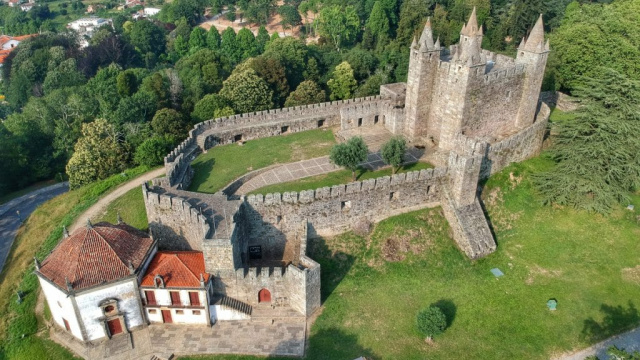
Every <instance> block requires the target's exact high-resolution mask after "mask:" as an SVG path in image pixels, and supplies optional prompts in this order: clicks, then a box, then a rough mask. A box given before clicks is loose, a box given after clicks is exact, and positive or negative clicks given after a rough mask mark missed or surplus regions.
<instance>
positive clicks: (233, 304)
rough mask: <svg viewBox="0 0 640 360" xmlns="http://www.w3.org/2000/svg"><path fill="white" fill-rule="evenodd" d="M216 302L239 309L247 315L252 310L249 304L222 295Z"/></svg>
mask: <svg viewBox="0 0 640 360" xmlns="http://www.w3.org/2000/svg"><path fill="white" fill-rule="evenodd" d="M216 304H218V305H220V306H224V307H227V308H229V309H233V310H236V311H239V312H241V313H244V314H247V315H249V316H251V313H252V312H253V307H252V306H251V305H249V304H247V303H244V302H242V301H240V300H237V299H234V298H232V297H228V296H223V297H222V298H221V299H220V300H219V301H217V302H216Z"/></svg>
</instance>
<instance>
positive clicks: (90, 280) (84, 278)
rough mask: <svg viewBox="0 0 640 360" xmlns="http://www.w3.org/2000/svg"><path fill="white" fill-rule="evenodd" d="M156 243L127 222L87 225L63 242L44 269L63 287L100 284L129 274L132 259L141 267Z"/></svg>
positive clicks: (46, 275) (49, 276) (50, 256)
mask: <svg viewBox="0 0 640 360" xmlns="http://www.w3.org/2000/svg"><path fill="white" fill-rule="evenodd" d="M152 244H153V239H151V237H150V236H149V235H148V234H147V233H145V232H142V231H140V230H138V229H136V228H134V227H132V226H129V225H126V224H118V225H112V224H109V223H106V222H101V223H98V224H95V225H92V226H91V227H89V226H83V227H80V228H78V229H77V230H76V231H74V232H73V233H72V234H71V235H70V236H69V237H66V238H64V239H63V240H62V241H61V242H60V244H59V245H58V246H57V247H56V248H55V249H54V250H53V252H51V254H50V255H49V256H48V257H47V258H46V259H45V260H44V261H43V262H42V264H41V266H40V273H41V274H42V275H43V276H45V277H46V278H47V279H49V280H51V281H52V282H54V283H56V284H57V285H58V286H60V287H62V288H66V287H67V282H68V283H69V284H70V286H72V288H73V289H76V290H78V289H82V288H86V287H90V286H94V285H99V284H102V283H106V282H110V281H113V280H118V279H121V278H123V277H126V276H129V275H130V274H131V273H130V269H129V263H131V264H132V266H133V267H134V268H135V269H137V268H139V267H140V266H141V265H142V262H143V261H144V258H145V255H146V254H147V252H148V250H149V248H150V247H151V245H152Z"/></svg>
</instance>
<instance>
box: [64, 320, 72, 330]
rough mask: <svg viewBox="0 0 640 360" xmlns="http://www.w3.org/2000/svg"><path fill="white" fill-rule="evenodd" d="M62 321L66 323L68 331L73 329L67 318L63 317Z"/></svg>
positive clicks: (65, 326)
mask: <svg viewBox="0 0 640 360" xmlns="http://www.w3.org/2000/svg"><path fill="white" fill-rule="evenodd" d="M62 322H63V323H64V328H65V329H67V331H71V327H70V326H69V322H68V321H67V319H62Z"/></svg>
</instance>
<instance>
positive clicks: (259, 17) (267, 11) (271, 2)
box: [246, 0, 277, 25]
mask: <svg viewBox="0 0 640 360" xmlns="http://www.w3.org/2000/svg"><path fill="white" fill-rule="evenodd" d="M276 7H277V4H276V0H250V1H249V4H248V5H247V11H246V16H247V18H248V19H249V20H250V21H252V22H254V23H257V24H260V25H266V24H268V23H269V17H270V16H271V14H272V13H273V11H274V10H275V9H276Z"/></svg>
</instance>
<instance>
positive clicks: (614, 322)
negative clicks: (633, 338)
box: [582, 301, 640, 342]
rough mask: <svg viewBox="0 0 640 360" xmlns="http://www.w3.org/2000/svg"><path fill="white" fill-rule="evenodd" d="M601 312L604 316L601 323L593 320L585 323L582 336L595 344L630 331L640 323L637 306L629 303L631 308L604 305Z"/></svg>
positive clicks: (587, 320) (590, 319)
mask: <svg viewBox="0 0 640 360" xmlns="http://www.w3.org/2000/svg"><path fill="white" fill-rule="evenodd" d="M600 311H601V312H602V313H603V314H604V317H603V319H602V321H601V322H597V321H596V320H594V319H593V318H588V319H586V320H585V321H584V327H583V328H582V336H583V338H584V339H585V340H588V341H591V342H595V341H599V340H602V339H606V338H608V337H611V336H613V335H616V334H618V333H620V332H622V331H625V330H629V329H631V328H632V327H634V326H637V325H638V323H640V314H638V309H636V307H635V305H634V304H633V303H632V302H631V301H629V307H628V308H625V307H624V306H622V305H618V306H611V305H607V304H602V305H601V306H600Z"/></svg>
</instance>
